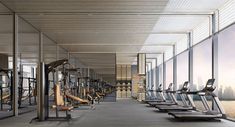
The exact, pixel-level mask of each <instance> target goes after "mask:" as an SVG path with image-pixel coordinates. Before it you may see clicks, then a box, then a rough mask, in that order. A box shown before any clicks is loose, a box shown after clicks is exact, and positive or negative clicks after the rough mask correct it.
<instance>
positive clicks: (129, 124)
mask: <svg viewBox="0 0 235 127" xmlns="http://www.w3.org/2000/svg"><path fill="white" fill-rule="evenodd" d="M146 106H147V105H146V104H140V103H139V102H137V101H135V100H131V99H126V100H118V101H117V102H103V103H100V104H99V105H96V108H95V110H91V109H89V110H82V109H76V110H74V111H73V112H72V117H73V119H72V120H70V121H69V122H65V121H62V122H59V121H46V122H32V123H31V124H30V119H32V118H33V117H34V116H35V114H36V113H35V112H33V113H27V114H24V115H20V116H18V117H12V118H9V119H5V120H1V127H15V126H17V127H55V126H57V127H67V126H69V127H78V126H80V127H189V126H190V127H234V126H235V123H233V122H230V121H227V120H222V121H221V122H178V121H175V120H174V119H172V118H171V117H170V116H168V115H167V114H166V113H159V112H156V111H154V108H150V107H146ZM83 109H84V108H83ZM11 121H15V122H11Z"/></svg>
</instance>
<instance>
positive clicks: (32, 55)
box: [18, 18, 39, 114]
mask: <svg viewBox="0 0 235 127" xmlns="http://www.w3.org/2000/svg"><path fill="white" fill-rule="evenodd" d="M18 51H19V56H18V71H19V73H18V74H19V81H18V82H19V89H18V91H19V103H18V104H19V113H20V114H22V113H27V112H29V111H33V110H36V96H35V94H34V91H36V67H37V63H38V58H39V32H38V31H37V30H36V29H35V28H34V27H32V26H31V25H30V24H28V23H27V22H25V21H24V20H23V19H22V18H19V45H18Z"/></svg>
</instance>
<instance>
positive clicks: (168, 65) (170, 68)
mask: <svg viewBox="0 0 235 127" xmlns="http://www.w3.org/2000/svg"><path fill="white" fill-rule="evenodd" d="M170 83H173V59H170V60H169V61H167V62H166V87H168V85H169V84H170Z"/></svg>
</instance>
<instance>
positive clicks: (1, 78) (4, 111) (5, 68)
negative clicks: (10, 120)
mask: <svg viewBox="0 0 235 127" xmlns="http://www.w3.org/2000/svg"><path fill="white" fill-rule="evenodd" d="M2 7H3V6H0V10H1V11H3V8H2ZM5 11H6V12H7V9H6V10H5ZM12 20H13V16H12V15H0V28H1V29H0V119H2V118H5V117H9V116H12V115H13V112H12V97H13V96H12V95H13V91H12V90H13V89H12V88H13V87H12V86H13V82H12V81H13V76H12V67H13V66H12V61H13V59H12V56H13V39H12V37H13V21H12Z"/></svg>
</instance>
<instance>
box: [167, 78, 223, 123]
mask: <svg viewBox="0 0 235 127" xmlns="http://www.w3.org/2000/svg"><path fill="white" fill-rule="evenodd" d="M214 82H215V79H209V80H208V81H207V83H206V86H205V87H204V88H203V89H202V90H200V91H193V92H187V94H190V95H199V96H200V99H201V101H202V103H203V106H204V107H205V111H197V110H195V111H191V112H189V111H188V112H174V111H172V112H169V113H168V114H169V115H172V116H173V117H174V118H176V119H179V120H215V119H217V118H226V114H225V111H224V109H223V108H222V105H221V103H220V101H219V98H218V97H217V96H216V95H215V93H213V92H214V90H215V87H214V86H213V85H214ZM206 96H210V97H212V100H213V101H212V102H213V104H214V106H215V107H214V108H210V106H209V104H208V102H207V99H206Z"/></svg>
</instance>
